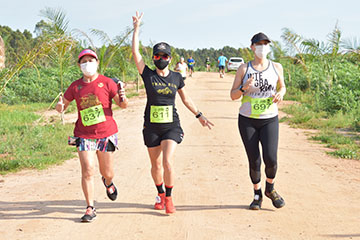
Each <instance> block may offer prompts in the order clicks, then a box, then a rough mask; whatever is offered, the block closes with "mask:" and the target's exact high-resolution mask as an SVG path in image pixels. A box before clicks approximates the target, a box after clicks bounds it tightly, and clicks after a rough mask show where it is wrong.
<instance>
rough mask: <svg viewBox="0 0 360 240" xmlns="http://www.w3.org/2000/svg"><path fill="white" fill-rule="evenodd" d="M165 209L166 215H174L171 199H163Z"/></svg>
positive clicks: (174, 210)
mask: <svg viewBox="0 0 360 240" xmlns="http://www.w3.org/2000/svg"><path fill="white" fill-rule="evenodd" d="M165 209H166V213H167V214H171V213H175V212H176V209H175V207H174V204H173V202H172V198H171V197H165Z"/></svg>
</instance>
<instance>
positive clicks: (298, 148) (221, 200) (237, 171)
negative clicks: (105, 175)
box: [0, 73, 360, 240]
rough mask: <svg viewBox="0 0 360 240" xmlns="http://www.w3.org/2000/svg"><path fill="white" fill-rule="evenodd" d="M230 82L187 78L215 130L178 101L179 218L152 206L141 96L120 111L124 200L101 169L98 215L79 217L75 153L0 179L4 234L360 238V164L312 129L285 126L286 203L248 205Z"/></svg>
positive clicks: (280, 186)
mask: <svg viewBox="0 0 360 240" xmlns="http://www.w3.org/2000/svg"><path fill="white" fill-rule="evenodd" d="M232 80H233V75H228V76H226V77H225V78H224V79H220V78H219V77H218V74H216V73H195V74H194V77H193V78H190V79H187V80H186V84H187V85H186V88H187V91H188V93H189V94H190V96H191V97H192V98H193V100H194V102H195V103H196V104H197V105H198V107H199V108H200V110H201V111H202V112H203V113H204V114H205V115H206V116H207V117H208V118H209V119H211V120H212V121H213V122H214V123H215V125H216V126H215V127H214V128H213V129H212V130H210V131H209V130H208V129H205V128H202V127H201V125H200V124H199V122H198V121H197V120H196V119H195V118H194V117H193V115H192V114H191V113H190V112H189V111H187V110H186V109H185V107H184V106H183V105H182V104H181V102H180V101H179V100H180V99H177V108H178V111H179V114H180V118H181V122H182V127H183V129H184V131H185V138H184V141H183V143H182V144H180V145H179V147H178V148H177V151H176V156H175V172H176V183H175V187H174V190H173V198H174V203H175V206H176V207H177V213H176V214H175V215H173V216H167V215H165V214H164V212H163V211H155V210H153V209H152V207H153V203H154V199H155V196H156V189H155V187H154V184H153V182H152V179H151V176H150V162H149V159H148V157H147V151H146V148H145V146H144V145H143V141H142V135H141V129H142V116H143V109H144V105H145V98H144V97H140V98H138V99H132V101H131V104H130V106H129V108H128V109H126V110H118V111H116V113H115V117H116V119H117V122H118V126H119V129H120V130H119V132H120V134H119V138H120V151H117V152H116V155H115V156H116V157H115V159H116V164H115V165H116V177H115V179H114V181H115V184H116V185H117V186H118V191H119V195H118V199H117V200H116V201H115V202H111V201H110V200H108V199H107V197H106V194H105V189H104V187H103V184H102V182H101V180H100V174H99V173H97V174H96V183H95V199H96V207H97V212H98V218H97V219H96V220H95V221H94V222H93V223H90V224H84V223H80V222H79V219H80V217H81V216H82V215H83V213H84V210H85V209H84V207H85V202H84V198H83V195H82V192H81V186H80V165H79V162H78V160H77V159H76V158H75V159H72V160H68V161H66V162H65V163H64V164H63V165H61V166H55V167H52V168H50V169H48V170H44V171H34V170H27V171H22V172H20V173H16V174H9V175H7V176H3V177H0V240H17V239H19V240H20V239H21V240H28V239H30V240H41V239H52V240H58V239H59V240H60V239H61V240H63V239H86V240H91V239H106V240H112V239H117V240H118V239H192V240H193V239H196V240H198V239H199V240H202V239H216V240H218V239H224V240H228V239H356V238H360V191H359V190H360V162H358V161H351V160H341V159H335V158H331V157H329V156H327V155H326V154H325V153H324V151H325V149H323V148H322V147H321V146H320V145H318V144H315V143H311V142H309V141H308V140H307V137H306V131H305V130H300V129H291V128H290V127H289V126H287V125H286V124H284V123H281V124H280V143H279V169H278V175H277V182H276V185H275V186H276V189H277V190H278V191H279V193H280V194H281V195H282V196H283V197H284V199H285V201H286V206H285V207H284V208H282V209H275V208H274V207H273V206H272V204H271V202H270V200H269V199H267V198H265V199H264V202H263V209H262V210H260V211H250V210H248V205H249V204H250V202H251V200H252V196H253V192H252V185H251V182H250V179H249V176H248V164H247V158H246V155H245V151H244V148H243V146H242V143H241V139H240V136H239V133H238V130H237V113H238V107H239V102H232V101H231V100H230V97H229V89H230V87H231V85H232ZM64 140H65V138H64ZM262 181H263V189H264V178H263V180H262Z"/></svg>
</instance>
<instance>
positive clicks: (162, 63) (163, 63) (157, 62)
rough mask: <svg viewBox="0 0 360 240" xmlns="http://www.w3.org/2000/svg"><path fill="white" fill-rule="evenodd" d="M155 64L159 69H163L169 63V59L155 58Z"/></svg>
mask: <svg viewBox="0 0 360 240" xmlns="http://www.w3.org/2000/svg"><path fill="white" fill-rule="evenodd" d="M154 64H155V66H156V67H157V68H158V69H160V70H163V69H164V68H166V67H167V65H169V61H166V60H164V59H162V58H160V59H159V60H154Z"/></svg>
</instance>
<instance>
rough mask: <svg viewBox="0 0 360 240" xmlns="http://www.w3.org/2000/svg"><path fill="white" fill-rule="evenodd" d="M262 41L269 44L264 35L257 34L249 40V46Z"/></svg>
mask: <svg viewBox="0 0 360 240" xmlns="http://www.w3.org/2000/svg"><path fill="white" fill-rule="evenodd" d="M262 40H265V41H268V42H271V41H270V39H269V38H268V37H267V36H266V35H265V34H264V33H262V32H259V33H257V34H255V35H254V36H253V37H252V38H251V45H253V44H254V43H257V42H260V41H262Z"/></svg>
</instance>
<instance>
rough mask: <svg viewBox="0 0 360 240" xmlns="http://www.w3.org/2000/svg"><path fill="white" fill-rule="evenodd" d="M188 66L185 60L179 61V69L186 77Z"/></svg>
mask: <svg viewBox="0 0 360 240" xmlns="http://www.w3.org/2000/svg"><path fill="white" fill-rule="evenodd" d="M186 67H187V65H186V63H185V62H184V63H179V67H178V70H179V72H180V73H181V76H182V77H186Z"/></svg>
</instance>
